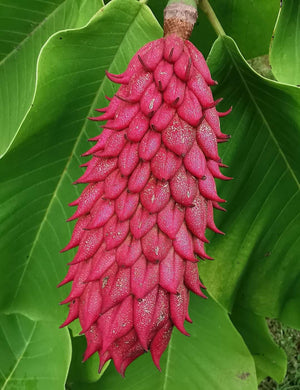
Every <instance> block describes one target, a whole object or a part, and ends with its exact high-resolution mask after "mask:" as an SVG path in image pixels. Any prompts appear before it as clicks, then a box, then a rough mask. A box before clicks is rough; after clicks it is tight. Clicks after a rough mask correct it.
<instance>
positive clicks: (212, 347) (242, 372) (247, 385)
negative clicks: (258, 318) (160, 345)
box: [71, 294, 257, 390]
mask: <svg viewBox="0 0 300 390" xmlns="http://www.w3.org/2000/svg"><path fill="white" fill-rule="evenodd" d="M189 311H190V315H191V318H192V320H193V324H187V325H186V329H187V331H188V332H189V333H190V334H191V336H190V337H186V336H183V335H182V334H181V333H179V331H177V329H175V330H174V331H173V334H172V338H171V341H170V343H169V347H168V349H167V350H166V351H165V352H164V354H163V356H162V358H161V372H159V371H158V370H157V368H156V367H155V366H154V364H153V362H152V360H151V356H150V353H147V354H145V355H144V356H141V357H139V358H138V359H137V360H136V361H134V362H133V363H132V364H131V365H130V366H129V367H128V369H127V371H126V374H125V378H122V377H121V375H120V374H119V373H118V372H117V371H116V369H115V367H114V365H113V363H111V364H110V366H109V367H108V369H107V370H106V372H105V373H104V375H103V377H102V378H101V380H100V383H96V384H94V385H90V386H86V387H85V390H96V389H99V388H101V390H112V389H119V388H122V390H129V389H139V390H152V389H156V390H169V389H170V390H180V389H183V388H185V389H188V390H198V389H205V390H225V389H226V390H227V389H230V390H256V389H257V382H256V374H255V368H254V362H253V359H252V357H251V355H250V353H249V351H248V349H247V348H246V346H245V344H244V342H243V340H242V338H241V337H240V335H239V334H238V332H237V331H236V329H235V328H234V326H233V325H232V323H231V322H230V320H229V318H228V315H227V313H226V312H225V310H224V309H222V308H221V307H220V306H219V305H218V304H217V303H216V302H214V300H213V299H212V298H209V299H208V300H204V299H202V298H200V297H197V296H195V295H193V294H192V296H191V301H190V310H189ZM71 389H72V387H71Z"/></svg>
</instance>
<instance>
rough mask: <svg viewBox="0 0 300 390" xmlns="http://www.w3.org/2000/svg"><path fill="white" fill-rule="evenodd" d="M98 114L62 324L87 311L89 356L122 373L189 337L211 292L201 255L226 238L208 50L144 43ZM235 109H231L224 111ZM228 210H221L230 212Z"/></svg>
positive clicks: (181, 43)
mask: <svg viewBox="0 0 300 390" xmlns="http://www.w3.org/2000/svg"><path fill="white" fill-rule="evenodd" d="M107 76H108V77H109V79H110V80H112V81H113V82H115V83H119V84H121V87H120V88H119V90H118V92H117V94H116V95H115V96H114V97H113V98H112V99H111V101H110V103H109V106H108V107H107V108H105V109H100V110H98V111H100V112H102V113H103V114H102V115H101V116H99V117H96V118H91V119H93V120H96V121H104V120H107V123H106V125H104V126H103V127H104V130H103V132H102V134H101V135H99V136H98V137H95V138H93V139H92V141H96V144H95V145H94V146H93V147H92V148H91V149H90V150H89V151H88V152H87V153H85V154H84V155H85V156H88V155H91V156H92V158H91V159H90V161H89V162H88V163H86V164H84V165H85V166H86V170H85V173H84V174H83V176H82V177H81V178H80V179H78V180H77V183H88V185H87V187H86V188H85V190H84V191H83V193H82V195H81V196H80V197H79V199H77V200H76V201H74V202H73V203H71V206H78V207H77V210H76V212H75V214H74V215H73V216H72V217H71V218H70V220H73V219H78V221H77V223H76V226H75V229H74V232H73V235H72V238H71V241H70V243H69V244H68V245H67V247H66V248H64V250H68V249H71V248H74V247H76V246H78V251H77V254H76V256H75V258H74V260H73V261H72V262H71V263H70V268H69V272H68V274H67V276H66V277H65V279H64V280H63V282H62V283H61V284H64V283H67V282H70V281H73V284H72V289H71V293H70V295H69V297H68V298H67V299H65V301H63V303H70V311H69V315H68V318H67V320H66V321H65V322H64V324H63V326H65V325H67V324H69V323H70V322H71V321H73V320H74V319H76V318H79V321H80V324H81V327H82V332H83V333H84V334H85V335H86V338H87V350H86V353H85V359H87V358H88V357H89V356H90V355H91V354H93V353H94V352H96V351H98V352H99V355H100V367H102V366H103V364H104V363H105V362H106V361H107V360H108V359H111V358H112V359H113V360H114V363H115V366H116V368H117V370H118V371H119V372H121V373H124V371H125V369H126V367H127V366H128V364H130V363H131V362H132V361H133V360H134V359H135V358H137V357H138V356H139V355H141V354H142V353H143V352H144V351H147V350H150V351H151V354H152V357H153V361H154V363H155V364H156V365H157V366H158V367H159V360H160V357H161V354H162V353H163V351H164V350H165V348H166V346H167V344H168V342H169V338H170V335H171V332H172V328H173V325H175V326H176V327H177V328H178V329H179V330H180V331H181V332H182V333H183V334H187V332H186V330H185V329H184V321H185V320H187V321H190V318H189V315H188V302H189V291H190V290H191V291H193V292H194V293H196V294H198V295H200V296H204V295H203V293H202V292H201V288H203V287H204V286H203V285H202V284H201V282H200V281H199V276H198V268H197V261H198V259H197V257H196V255H198V256H199V257H200V258H204V259H205V258H209V257H208V256H207V255H206V253H205V251H204V243H205V242H207V239H206V238H205V229H206V228H210V229H212V230H213V231H215V232H218V233H220V231H219V230H218V229H217V228H216V226H215V224H214V220H213V208H214V207H215V208H221V207H220V206H219V205H218V203H219V202H223V200H222V199H221V198H220V197H219V196H218V195H217V192H216V187H215V181H214V178H220V179H227V178H226V177H225V176H224V175H223V174H222V173H221V172H220V169H219V167H222V166H224V165H222V163H221V159H220V157H219V155H218V148H217V142H223V141H225V140H226V139H227V138H228V136H227V135H225V134H223V133H221V131H220V126H219V116H221V115H223V114H220V113H218V112H217V110H216V108H215V106H216V102H214V100H213V96H212V93H211V90H210V87H209V86H210V85H213V84H215V82H214V81H213V80H212V79H211V76H210V72H209V70H208V67H207V65H206V63H205V60H204V58H203V56H202V54H201V53H200V52H199V51H198V50H197V49H196V48H195V47H194V46H193V45H192V44H191V43H190V42H189V41H187V40H183V39H181V38H179V37H177V36H176V35H169V36H167V37H166V38H161V39H158V40H156V41H153V42H150V43H148V44H147V45H145V46H144V47H143V48H141V49H140V50H139V51H138V52H137V53H136V54H135V56H134V57H133V58H132V60H131V61H130V63H129V66H128V68H127V70H126V71H125V72H124V73H123V74H121V75H113V74H109V73H107ZM225 114H226V113H225ZM221 209H222V208H221Z"/></svg>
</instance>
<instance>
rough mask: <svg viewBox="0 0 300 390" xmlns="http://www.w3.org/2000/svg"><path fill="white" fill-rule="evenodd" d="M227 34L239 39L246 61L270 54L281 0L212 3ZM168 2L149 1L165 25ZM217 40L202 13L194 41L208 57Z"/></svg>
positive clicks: (195, 30)
mask: <svg viewBox="0 0 300 390" xmlns="http://www.w3.org/2000/svg"><path fill="white" fill-rule="evenodd" d="M209 3H210V5H211V6H212V7H213V9H214V11H215V13H216V15H217V17H218V19H219V20H220V22H221V24H222V26H223V28H224V30H225V31H226V33H227V34H228V35H229V36H231V37H232V38H233V39H235V40H236V42H237V44H238V46H239V48H240V50H241V52H242V53H243V55H244V56H245V57H246V58H253V57H258V56H261V55H264V54H267V53H268V51H269V46H270V42H271V37H272V33H273V28H274V25H275V21H276V17H277V14H278V10H279V1H278V0H264V1H261V0H252V1H249V0H239V1H236V0H226V1H224V0H210V1H209ZM166 4H167V0H149V1H148V5H149V7H150V8H151V9H152V10H153V12H154V14H155V16H156V17H157V18H158V20H159V22H160V23H161V24H162V23H163V9H164V7H165V6H166ZM216 38H217V35H216V33H215V32H214V30H213V28H212V27H211V25H210V23H209V21H208V20H207V18H206V16H205V15H204V14H203V12H201V11H200V10H199V18H198V20H197V23H196V26H195V28H194V31H193V33H192V36H191V41H192V42H193V43H194V44H195V45H196V46H197V47H198V49H199V50H201V51H202V52H203V54H204V55H205V56H206V55H207V54H208V53H209V50H210V48H211V46H212V45H213V43H214V41H215V39H216Z"/></svg>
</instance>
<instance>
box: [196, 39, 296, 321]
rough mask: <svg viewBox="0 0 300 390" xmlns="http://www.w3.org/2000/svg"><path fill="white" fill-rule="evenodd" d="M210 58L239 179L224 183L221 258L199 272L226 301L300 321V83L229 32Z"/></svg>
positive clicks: (230, 159)
mask: <svg viewBox="0 0 300 390" xmlns="http://www.w3.org/2000/svg"><path fill="white" fill-rule="evenodd" d="M209 65H210V67H211V69H212V72H213V76H214V78H215V79H216V80H218V81H219V86H218V88H217V90H216V93H215V97H220V96H223V97H224V102H225V103H224V106H223V107H224V108H225V107H226V108H228V106H229V105H231V104H232V105H233V112H232V114H231V115H230V116H229V117H227V118H226V119H224V120H223V122H222V124H223V130H224V131H225V132H229V133H231V134H232V139H231V140H230V142H229V143H228V144H226V145H223V146H221V149H220V153H221V154H220V155H221V157H222V158H223V160H224V163H226V164H228V165H230V169H229V172H228V174H229V176H233V177H234V180H233V181H231V182H230V183H228V182H227V183H225V182H222V183H219V184H220V186H219V193H220V195H221V196H222V197H223V198H225V199H227V200H228V204H227V206H228V213H221V212H218V213H216V214H217V220H218V222H219V225H220V226H219V227H220V228H221V230H223V231H225V232H226V237H216V238H215V239H214V240H213V243H212V245H211V246H208V247H207V249H208V253H209V254H211V255H213V257H215V258H216V261H215V262H212V263H211V262H209V263H202V264H200V268H199V269H200V274H201V276H203V278H204V281H205V283H206V285H207V287H208V288H209V291H210V292H211V293H212V294H213V296H214V297H216V298H217V300H218V301H219V302H221V303H222V304H223V305H224V306H226V307H227V308H229V309H230V308H231V307H232V305H233V304H234V302H235V301H238V302H239V303H240V304H241V305H242V306H243V307H249V308H250V309H251V310H252V311H253V312H254V313H257V314H260V315H263V316H269V317H279V318H281V320H282V321H284V322H287V323H288V324H290V325H291V326H294V327H295V326H298V327H299V326H300V312H299V305H298V304H297V302H299V296H300V283H299V280H300V279H299V272H300V264H299V261H298V256H299V252H300V248H299V243H300V240H299V181H298V180H299V175H300V172H299V167H300V161H299V160H300V154H299V150H300V149H299V148H300V145H299V143H300V137H299V133H300V128H299V123H300V110H299V107H300V91H299V90H298V89H297V88H295V87H289V86H286V85H281V84H278V83H276V82H273V81H269V80H266V79H263V78H261V77H260V76H258V75H257V74H256V73H255V72H253V71H252V70H251V68H250V67H249V66H248V65H247V63H246V62H245V61H244V59H243V58H242V56H241V54H240V53H239V51H238V49H237V47H236V45H235V44H234V42H233V41H232V40H231V39H230V38H228V37H224V38H219V39H218V40H217V41H216V43H215V45H214V47H213V49H212V52H211V55H210V57H209Z"/></svg>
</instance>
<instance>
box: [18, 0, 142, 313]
mask: <svg viewBox="0 0 300 390" xmlns="http://www.w3.org/2000/svg"><path fill="white" fill-rule="evenodd" d="M142 7H143V5H142V4H141V6H140V8H139V9H138V12H137V13H136V15H135V16H134V18H133V20H132V22H131V23H130V25H129V26H128V28H127V30H126V32H125V34H124V36H123V38H122V41H121V42H120V45H119V47H118V49H117V51H116V53H115V55H114V58H113V60H112V61H111V63H110V65H109V70H110V69H111V67H112V66H113V64H114V62H115V59H116V57H117V56H118V53H119V50H120V48H121V47H122V44H123V41H124V39H125V37H126V36H127V34H128V32H129V31H130V29H131V28H132V25H133V24H134V22H135V20H136V18H137V16H138V14H139V13H140V12H141V10H142ZM92 20H93V18H92ZM92 20H91V21H92ZM89 24H90V23H88V24H87V25H86V26H84V28H85V27H87V26H88V25H89ZM81 29H82V28H78V29H77V30H81ZM73 31H76V29H75V30H73ZM104 80H105V78H104V77H103V79H102V81H101V84H100V87H99V90H98V92H97V93H96V95H95V98H94V100H93V102H92V104H91V107H93V106H94V105H95V103H96V101H97V100H98V98H99V95H100V93H101V91H102V88H103V83H104ZM37 82H38V80H37ZM90 111H91V109H90ZM87 122H88V119H87V118H86V119H85V121H84V124H83V126H82V128H81V130H80V132H79V135H78V137H77V140H76V142H75V144H74V147H73V149H72V151H71V153H70V156H69V158H68V161H67V162H66V165H65V166H64V168H63V169H62V174H61V175H60V179H59V181H58V182H57V185H56V188H55V190H54V193H53V196H52V197H51V200H50V202H49V205H48V207H47V208H46V210H45V215H44V217H43V219H42V221H41V224H40V227H39V229H38V231H37V233H36V236H35V239H34V241H33V243H32V247H31V249H30V252H29V255H28V259H27V261H26V263H25V265H24V270H23V272H22V274H21V276H20V280H19V283H18V286H17V287H16V290H15V294H14V296H13V298H12V302H11V305H13V302H14V300H15V299H16V297H17V295H18V293H19V291H20V288H21V286H22V282H23V279H24V277H25V274H26V271H27V268H28V266H29V264H30V260H31V258H32V253H33V251H34V249H35V246H36V244H37V242H38V240H39V236H40V234H41V232H42V230H43V227H44V224H45V222H46V221H47V215H48V214H49V210H50V209H51V207H52V204H53V201H54V199H55V198H56V197H57V192H58V190H59V189H60V186H61V183H62V182H63V179H64V177H65V174H64V172H67V171H68V166H69V164H70V163H71V161H72V157H73V154H74V152H75V150H76V149H77V147H78V144H79V140H80V139H81V137H82V134H83V132H84V129H85V127H86V123H87Z"/></svg>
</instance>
